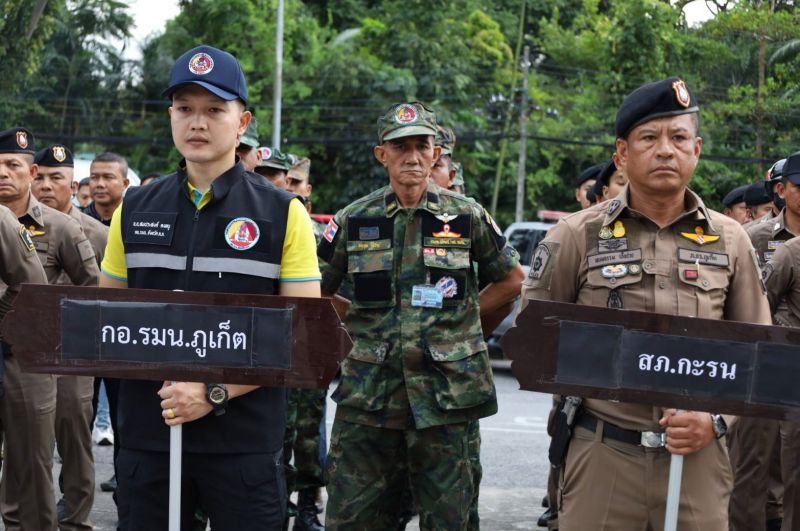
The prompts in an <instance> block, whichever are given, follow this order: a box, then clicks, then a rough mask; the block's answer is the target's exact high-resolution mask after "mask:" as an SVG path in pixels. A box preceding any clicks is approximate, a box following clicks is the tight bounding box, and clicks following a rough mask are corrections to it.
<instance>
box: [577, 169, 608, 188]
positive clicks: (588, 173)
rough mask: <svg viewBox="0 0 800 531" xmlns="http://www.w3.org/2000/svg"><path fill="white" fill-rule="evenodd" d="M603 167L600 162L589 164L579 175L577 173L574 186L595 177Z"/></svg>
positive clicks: (578, 185)
mask: <svg viewBox="0 0 800 531" xmlns="http://www.w3.org/2000/svg"><path fill="white" fill-rule="evenodd" d="M602 169H603V165H602V164H595V165H594V166H590V167H588V168H586V169H585V170H583V171H582V172H581V174H580V175H578V179H577V180H576V181H575V188H578V187H580V185H582V184H583V183H585V182H586V181H588V180H589V179H597V174H598V173H600V170H602Z"/></svg>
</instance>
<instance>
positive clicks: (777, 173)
mask: <svg viewBox="0 0 800 531" xmlns="http://www.w3.org/2000/svg"><path fill="white" fill-rule="evenodd" d="M784 164H786V159H781V160H779V161H778V162H776V163H775V164H773V165H772V167H771V168H770V169H769V171H767V180H768V181H769V182H772V183H774V182H776V181H780V180H781V177H783V166H784Z"/></svg>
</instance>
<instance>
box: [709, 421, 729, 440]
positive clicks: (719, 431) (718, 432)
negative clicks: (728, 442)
mask: <svg viewBox="0 0 800 531" xmlns="http://www.w3.org/2000/svg"><path fill="white" fill-rule="evenodd" d="M711 428H712V429H713V430H714V435H715V436H716V437H717V439H721V438H722V437H723V436H724V435H725V434H726V433H728V423H727V422H725V419H724V418H723V417H722V415H711Z"/></svg>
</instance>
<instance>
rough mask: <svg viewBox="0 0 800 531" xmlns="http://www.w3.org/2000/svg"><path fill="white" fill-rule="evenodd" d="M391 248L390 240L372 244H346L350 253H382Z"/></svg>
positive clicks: (377, 241) (356, 242)
mask: <svg viewBox="0 0 800 531" xmlns="http://www.w3.org/2000/svg"><path fill="white" fill-rule="evenodd" d="M391 248H392V240H375V241H374V242H362V241H355V242H347V250H348V252H350V251H384V250H386V249H391Z"/></svg>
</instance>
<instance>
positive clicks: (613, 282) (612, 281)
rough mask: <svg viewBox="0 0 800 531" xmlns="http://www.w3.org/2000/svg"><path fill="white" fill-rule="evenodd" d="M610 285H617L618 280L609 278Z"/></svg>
mask: <svg viewBox="0 0 800 531" xmlns="http://www.w3.org/2000/svg"><path fill="white" fill-rule="evenodd" d="M608 283H609V284H616V283H617V279H616V278H609V279H608Z"/></svg>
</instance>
